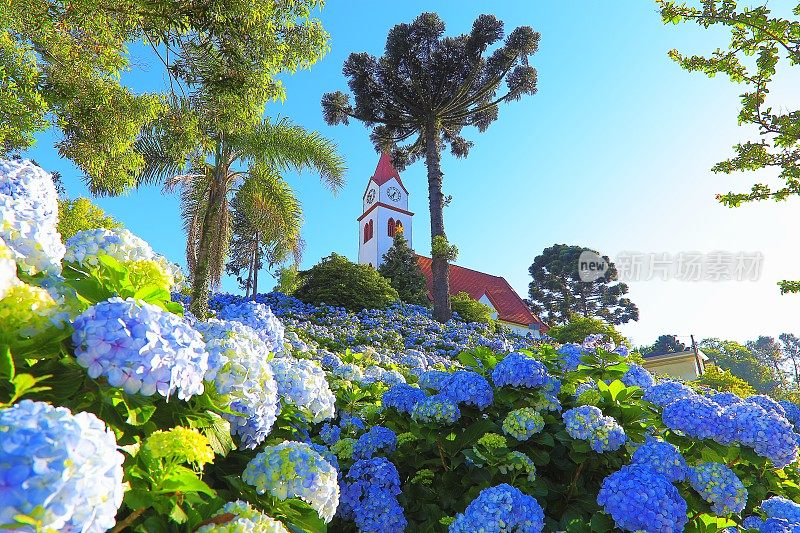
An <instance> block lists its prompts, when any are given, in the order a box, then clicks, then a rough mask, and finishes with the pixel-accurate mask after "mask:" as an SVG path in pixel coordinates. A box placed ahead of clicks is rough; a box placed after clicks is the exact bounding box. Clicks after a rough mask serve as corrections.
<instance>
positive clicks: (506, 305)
mask: <svg viewBox="0 0 800 533" xmlns="http://www.w3.org/2000/svg"><path fill="white" fill-rule="evenodd" d="M417 263H418V264H419V267H420V269H421V270H422V273H423V274H424V275H425V279H426V281H427V283H428V292H429V294H430V289H431V280H432V278H433V274H432V272H431V266H432V265H431V263H432V261H431V259H430V258H429V257H425V256H422V255H418V256H417ZM459 292H466V293H467V294H469V295H470V297H471V298H472V299H474V300H479V299H480V298H481V297H482V296H483V295H484V294H485V295H486V297H487V298H488V299H489V301H490V302H492V305H493V306H494V308H495V309H496V310H497V317H498V318H499V319H500V320H504V321H506V322H513V323H514V324H520V325H523V326H529V325H531V324H534V325H536V326H538V329H539V331H541V332H542V333H544V332H546V331H547V330H548V329H549V328H548V326H547V325H546V324H545V323H544V322H542V320H541V319H540V318H539V317H537V316H536V315H534V314H533V313H531V311H530V309H528V306H527V305H525V302H524V301H522V298H520V297H519V295H518V294H517V293H516V292H515V291H514V289H513V288H511V285H509V284H508V282H507V281H506V279H505V278H503V277H501V276H493V275H491V274H484V273H483V272H478V271H477V270H472V269H469V268H464V267H461V266H458V265H452V264H451V265H450V294H458V293H459Z"/></svg>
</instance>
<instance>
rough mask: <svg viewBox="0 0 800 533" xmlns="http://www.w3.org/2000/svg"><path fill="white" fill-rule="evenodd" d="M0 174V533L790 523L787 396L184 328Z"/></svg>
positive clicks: (260, 310)
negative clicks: (63, 233)
mask: <svg viewBox="0 0 800 533" xmlns="http://www.w3.org/2000/svg"><path fill="white" fill-rule="evenodd" d="M0 163H1V164H0V178H2V179H0V214H1V215H2V218H1V220H2V223H0V239H2V240H0V530H18V531H25V532H28V531H30V532H33V531H87V532H94V531H107V530H111V529H114V530H115V531H136V532H150V531H158V532H160V531H201V532H213V531H220V532H222V531H266V532H280V533H282V532H288V531H291V532H300V531H307V532H311V533H323V532H325V531H331V532H334V531H336V532H339V531H341V532H345V533H351V532H365V533H366V532H381V533H384V532H386V533H393V532H400V531H423V532H446V531H449V532H453V533H455V532H496V533H500V532H510V531H518V532H538V531H566V532H582V531H593V532H605V531H632V532H633V531H643V532H647V533H651V532H653V533H656V532H679V531H687V532H709V533H711V532H717V531H725V532H726V533H733V532H734V531H745V530H750V531H761V532H772V531H800V504H798V503H797V502H800V472H799V471H798V464H800V463H798V440H800V435H799V433H798V426H797V425H796V424H797V423H800V407H798V406H797V405H794V404H792V403H790V402H786V401H784V402H780V403H778V402H775V401H773V400H772V399H770V398H768V397H763V396H756V397H752V398H739V397H737V396H736V395H734V394H731V393H714V392H713V391H704V390H697V389H693V388H691V387H689V386H687V385H686V384H684V383H681V382H679V381H674V380H668V379H656V378H655V377H654V376H652V375H650V373H649V372H648V371H647V370H645V369H644V368H642V367H641V366H638V365H636V364H635V363H633V362H632V361H630V360H629V359H628V354H627V350H625V349H622V348H618V347H615V346H613V345H611V344H609V343H608V342H607V340H605V339H601V338H597V337H591V338H589V339H587V341H586V342H584V343H583V344H581V345H577V344H570V345H564V346H553V345H551V344H548V343H546V342H545V341H541V340H534V339H531V338H526V337H520V336H518V335H515V334H513V333H510V332H505V331H503V330H502V329H499V330H496V331H490V330H489V329H488V328H487V327H486V326H485V325H481V324H470V323H467V322H463V321H460V320H452V321H450V322H448V323H447V324H439V323H437V322H435V321H433V320H432V319H431V317H430V312H429V311H428V310H427V309H425V308H422V307H415V306H407V305H402V304H397V305H394V306H391V307H389V308H387V309H384V310H364V311H361V312H351V311H346V310H344V309H339V308H334V307H328V306H312V305H307V304H304V303H302V302H300V301H299V300H297V299H295V298H292V297H288V296H284V295H281V294H259V295H256V296H255V298H254V301H248V300H245V299H243V298H242V297H240V296H235V295H228V294H217V295H214V296H213V297H212V310H213V312H212V314H211V315H210V316H198V317H193V316H189V315H184V310H183V305H182V303H185V302H183V299H182V297H181V296H180V295H179V294H171V292H170V291H171V290H172V289H174V286H173V283H174V281H175V279H174V276H171V275H167V274H168V273H169V269H168V268H167V267H166V266H164V265H163V263H162V262H160V260H159V259H158V258H159V257H160V256H157V254H155V253H154V252H153V251H152V250H151V249H150V247H149V246H148V245H147V244H146V243H145V242H144V241H141V240H140V239H137V238H135V237H134V236H132V235H131V234H129V233H126V232H124V231H116V230H115V231H112V232H107V230H100V231H89V232H84V233H83V234H81V235H79V236H76V237H78V238H75V239H74V240H71V242H70V243H68V246H67V248H66V254H67V255H66V257H65V256H64V253H65V250H64V248H63V246H61V245H60V240H59V239H58V236H57V233H55V230H54V228H55V223H56V222H57V220H56V217H57V214H55V213H56V211H55V210H54V209H53V202H54V198H55V197H54V191H53V190H52V188H51V185H52V183H50V184H49V185H48V183H49V181H48V182H46V181H45V180H49V177H48V176H47V174H46V173H44V171H41V169H39V168H38V167H36V166H35V165H33V164H31V163H29V162H24V161H14V162H0Z"/></svg>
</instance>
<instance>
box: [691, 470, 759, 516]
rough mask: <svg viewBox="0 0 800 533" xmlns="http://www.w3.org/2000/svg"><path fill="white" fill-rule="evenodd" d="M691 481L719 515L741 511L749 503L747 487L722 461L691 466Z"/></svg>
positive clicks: (693, 486)
mask: <svg viewBox="0 0 800 533" xmlns="http://www.w3.org/2000/svg"><path fill="white" fill-rule="evenodd" d="M689 483H691V484H692V488H694V490H696V491H697V492H698V493H699V494H700V496H702V497H703V499H704V500H705V501H707V502H708V503H710V504H711V510H712V511H714V513H716V514H718V515H728V514H734V513H740V512H742V510H743V509H744V507H745V505H747V489H745V488H744V485H743V484H742V482H741V480H740V479H739V478H738V477H736V474H734V473H733V470H731V469H730V468H728V467H727V466H725V465H724V464H722V463H701V464H699V465H697V466H696V467H694V468H690V469H689Z"/></svg>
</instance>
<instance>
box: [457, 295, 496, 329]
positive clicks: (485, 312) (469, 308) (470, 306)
mask: <svg viewBox="0 0 800 533" xmlns="http://www.w3.org/2000/svg"><path fill="white" fill-rule="evenodd" d="M450 305H451V306H452V309H453V312H454V313H458V316H460V317H461V319H462V320H464V321H465V322H480V323H481V324H489V325H493V324H494V320H492V308H491V307H489V306H488V305H486V304H483V303H481V302H479V301H477V300H473V299H472V297H471V296H470V295H469V294H467V293H466V292H459V293H458V294H456V295H455V296H453V297H452V298H450Z"/></svg>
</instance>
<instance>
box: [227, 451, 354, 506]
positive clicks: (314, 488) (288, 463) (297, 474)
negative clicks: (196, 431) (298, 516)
mask: <svg viewBox="0 0 800 533" xmlns="http://www.w3.org/2000/svg"><path fill="white" fill-rule="evenodd" d="M242 479H243V480H244V482H245V483H248V484H249V485H252V486H253V487H255V489H256V492H258V493H259V494H264V493H266V492H269V493H270V494H272V495H273V496H275V497H276V498H278V499H279V500H285V499H286V498H300V499H301V500H303V501H305V502H307V503H308V504H309V505H311V507H312V508H313V509H314V510H315V511H317V513H319V516H320V518H322V519H323V520H324V521H325V522H330V521H331V519H332V518H333V515H334V514H335V513H336V507H337V506H338V505H339V483H338V481H337V474H336V469H334V468H333V466H331V464H330V463H329V462H328V461H326V460H325V459H324V458H323V457H322V455H320V454H319V452H317V451H315V450H314V449H313V448H312V447H311V445H309V444H305V443H302V442H295V441H285V442H281V443H280V444H277V445H275V446H267V447H266V448H264V450H263V451H262V452H261V453H259V454H258V455H256V456H255V457H254V458H253V459H252V460H251V461H250V462H249V463H247V467H246V468H245V469H244V473H243V474H242Z"/></svg>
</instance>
